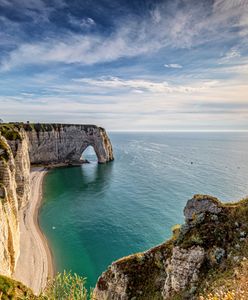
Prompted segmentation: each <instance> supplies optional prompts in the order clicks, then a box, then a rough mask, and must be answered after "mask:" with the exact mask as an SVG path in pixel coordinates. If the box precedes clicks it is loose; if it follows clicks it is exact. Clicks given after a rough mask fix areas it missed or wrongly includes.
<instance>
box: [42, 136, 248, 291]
mask: <svg viewBox="0 0 248 300" xmlns="http://www.w3.org/2000/svg"><path fill="white" fill-rule="evenodd" d="M110 138H111V141H112V144H113V149H114V155H115V161H114V162H113V163H110V164H107V165H98V164H97V163H96V158H95V155H94V152H93V149H92V148H88V149H87V150H86V151H85V153H84V156H85V157H86V158H88V159H89V160H91V161H92V163H91V164H86V165H83V166H81V167H74V168H62V169H54V170H52V171H51V172H49V174H48V175H47V176H46V177H45V181H44V202H43V205H42V207H41V210H40V217H39V221H40V224H41V227H42V230H43V231H44V233H45V235H46V236H47V238H48V240H49V242H50V245H51V248H52V252H53V255H54V259H55V265H56V268H57V270H58V271H62V270H64V269H66V270H72V271H73V272H76V273H79V274H81V275H83V276H85V277H87V282H88V286H94V285H95V283H96V280H97V278H98V276H99V275H100V274H101V272H102V271H104V270H105V269H106V268H107V266H108V265H109V264H110V263H111V262H112V261H114V260H116V259H118V258H120V257H122V256H125V255H128V254H131V253H134V252H138V251H144V250H146V249H148V248H150V247H152V246H155V245H156V244H159V243H161V242H163V241H164V240H165V239H167V238H169V237H170V235H171V227H172V226H173V225H174V224H176V223H182V222H183V208H184V206H185V204H186V201H187V199H189V198H191V197H192V196H193V194H197V193H201V194H210V195H214V196H217V197H218V198H220V199H221V200H223V201H233V200H238V199H240V198H242V197H245V196H246V195H248V133H140V132H139V133H110Z"/></svg>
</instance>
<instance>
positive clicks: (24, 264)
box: [13, 168, 55, 294]
mask: <svg viewBox="0 0 248 300" xmlns="http://www.w3.org/2000/svg"><path fill="white" fill-rule="evenodd" d="M46 173H47V170H46V169H44V168H32V169H31V180H30V181H31V199H30V201H29V203H28V205H27V206H25V207H24V208H23V209H21V210H20V212H19V218H20V232H21V235H20V256H19V259H18V261H17V266H16V270H15V272H14V275H13V277H14V278H15V279H16V280H19V281H21V282H22V283H24V284H25V285H27V286H28V287H30V288H31V289H32V290H33V291H34V293H35V294H39V293H40V292H41V291H42V289H44V287H45V285H46V282H47V279H48V278H49V277H53V276H54V273H55V269H54V265H53V260H52V254H51V250H50V248H49V246H48V242H47V239H46V238H45V236H44V234H43V233H42V232H41V229H40V227H39V223H38V212H39V208H40V205H41V200H42V184H43V179H44V176H45V174H46Z"/></svg>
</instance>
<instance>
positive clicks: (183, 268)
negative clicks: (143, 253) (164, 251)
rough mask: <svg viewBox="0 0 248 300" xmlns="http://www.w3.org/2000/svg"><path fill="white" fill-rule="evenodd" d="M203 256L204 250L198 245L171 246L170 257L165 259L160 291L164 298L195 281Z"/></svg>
mask: <svg viewBox="0 0 248 300" xmlns="http://www.w3.org/2000/svg"><path fill="white" fill-rule="evenodd" d="M204 256H205V251H204V249H203V248H202V247H200V246H193V247H191V248H190V249H183V248H180V247H174V248H173V251H172V257H171V259H170V260H168V261H167V264H168V265H167V268H166V272H167V276H166V280H165V284H164V289H163V292H162V293H163V297H164V298H165V299H168V298H169V297H170V296H171V295H173V294H175V293H178V292H181V291H183V290H184V289H186V288H187V287H188V286H193V285H194V284H196V283H197V281H198V275H199V270H200V267H201V266H202V263H203V260H204Z"/></svg>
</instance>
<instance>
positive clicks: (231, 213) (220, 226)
mask: <svg viewBox="0 0 248 300" xmlns="http://www.w3.org/2000/svg"><path fill="white" fill-rule="evenodd" d="M184 214H185V224H184V225H182V226H181V227H180V226H176V227H175V228H174V229H173V237H172V238H171V239H170V240H169V241H167V242H166V243H164V244H161V245H159V246H157V247H155V248H153V249H150V250H148V251H146V252H144V253H138V254H134V255H130V256H128V257H125V258H123V259H120V260H118V261H116V262H114V263H113V264H112V265H111V266H110V267H109V268H108V270H107V271H105V272H104V273H103V274H102V275H101V276H100V277H99V279H98V282H97V284H96V287H95V289H94V299H95V300H102V299H106V300H150V299H156V300H159V299H161V300H162V299H199V293H200V291H204V290H206V289H209V288H210V287H211V286H214V285H212V284H211V283H212V282H213V280H217V281H218V278H222V277H223V274H225V276H226V277H225V280H227V276H231V274H233V276H235V274H234V270H235V268H234V266H237V262H238V261H241V260H244V259H245V260H247V257H246V256H247V253H248V238H247V237H248V199H245V200H242V201H240V202H239V203H234V204H223V203H221V202H220V201H219V200H218V199H216V198H214V197H211V196H207V195H195V196H194V197H193V198H192V199H190V200H189V201H188V202H187V205H186V207H185V209H184ZM213 274H215V276H213ZM220 282H221V280H220ZM222 282H223V280H222Z"/></svg>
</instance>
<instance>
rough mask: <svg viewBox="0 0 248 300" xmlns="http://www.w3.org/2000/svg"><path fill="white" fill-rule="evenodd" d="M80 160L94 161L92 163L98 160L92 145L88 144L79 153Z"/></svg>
mask: <svg viewBox="0 0 248 300" xmlns="http://www.w3.org/2000/svg"><path fill="white" fill-rule="evenodd" d="M80 160H81V161H85V162H89V163H90V162H94V163H97V162H98V157H97V154H96V152H95V149H94V147H93V146H91V145H89V146H87V147H86V148H85V149H84V150H83V152H82V154H81V157H80Z"/></svg>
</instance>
